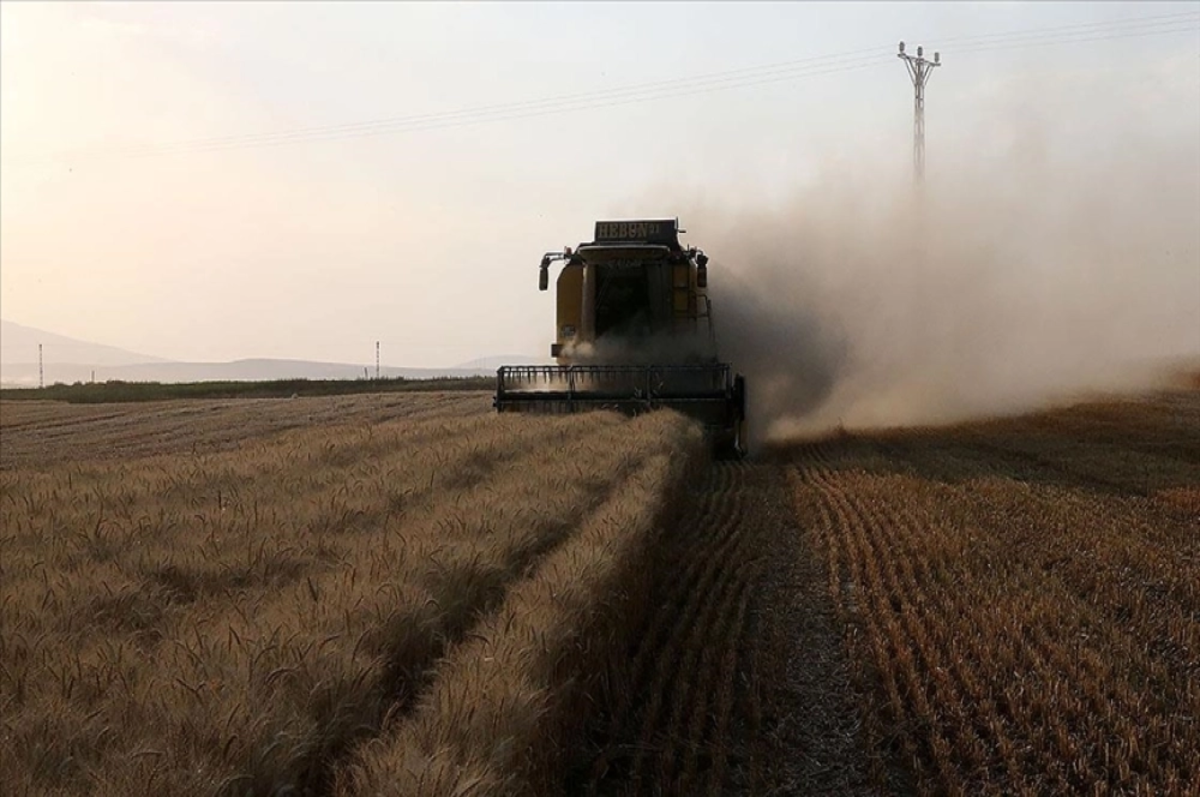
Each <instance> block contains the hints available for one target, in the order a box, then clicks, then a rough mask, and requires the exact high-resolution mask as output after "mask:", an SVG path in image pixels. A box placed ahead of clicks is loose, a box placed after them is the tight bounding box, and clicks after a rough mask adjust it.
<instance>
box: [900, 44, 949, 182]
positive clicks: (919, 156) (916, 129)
mask: <svg viewBox="0 0 1200 797" xmlns="http://www.w3.org/2000/svg"><path fill="white" fill-rule="evenodd" d="M897 57H898V58H900V60H902V61H904V65H905V66H906V67H908V74H909V77H911V78H912V84H913V179H914V180H915V181H916V183H917V185H921V184H922V183H923V182H925V84H926V83H928V82H929V76H930V75H931V74H933V69H934V67H938V66H941V65H942V56H941V53H934V54H933V60H932V61H927V60H925V48H924V47H917V56H916V58H914V57H913V56H911V55H908V54H906V53H905V52H904V42H900V52H899V54H898V56H897Z"/></svg>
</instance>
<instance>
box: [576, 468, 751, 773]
mask: <svg viewBox="0 0 1200 797" xmlns="http://www.w3.org/2000/svg"><path fill="white" fill-rule="evenodd" d="M751 470H752V466H749V465H746V464H744V463H723V464H717V465H714V466H713V467H712V468H711V469H710V470H709V473H708V474H707V476H706V478H705V479H704V480H703V482H702V483H701V484H700V485H699V490H698V491H697V493H696V494H695V495H694V498H695V503H694V504H693V506H692V508H691V509H690V511H688V512H687V514H686V515H685V516H684V518H683V520H682V522H681V523H680V524H679V526H678V527H677V528H676V529H675V530H673V532H672V539H671V540H670V541H669V542H668V544H666V545H664V548H663V554H664V555H663V556H662V557H661V561H660V562H659V563H657V566H658V567H659V568H660V572H662V574H663V576H664V581H663V589H662V590H661V592H660V595H661V597H659V598H658V600H657V606H658V608H657V610H656V611H655V614H654V617H653V619H652V620H651V621H650V624H649V627H648V628H647V630H646V632H645V633H644V635H643V636H642V642H641V644H640V646H639V648H638V650H637V652H636V654H635V657H634V661H633V664H632V677H631V681H630V682H631V683H632V684H634V686H635V688H634V689H631V690H630V691H629V692H628V693H627V694H628V697H627V699H625V700H624V701H622V703H621V704H620V705H619V706H618V707H617V708H616V710H615V711H614V712H613V714H612V717H611V721H610V723H609V728H608V733H607V737H608V738H607V743H606V744H605V745H604V747H603V749H602V750H601V752H600V754H599V755H598V756H597V758H596V759H595V761H594V763H593V765H592V767H591V775H590V782H589V783H588V787H587V790H588V791H589V792H590V793H593V794H706V793H707V794H721V793H725V790H724V785H723V783H722V781H723V780H724V779H725V778H726V776H727V773H728V771H729V768H730V762H729V760H728V759H729V754H730V751H729V749H728V742H729V740H728V737H727V734H728V730H729V728H730V726H731V724H732V723H733V721H734V718H735V715H737V714H739V713H753V712H752V711H748V710H745V709H747V708H748V707H747V706H746V703H747V700H746V695H745V693H744V692H742V691H741V690H739V689H738V674H739V672H741V671H742V670H744V669H745V664H746V661H745V658H746V657H745V655H744V649H745V648H746V647H747V641H746V631H747V622H746V619H747V613H748V606H749V604H750V602H751V600H752V596H753V594H754V586H755V583H756V579H757V576H758V574H759V572H760V570H761V556H759V555H756V552H755V548H756V546H755V542H756V541H757V540H758V538H759V533H758V530H757V529H756V528H755V527H754V526H753V524H748V523H746V522H745V521H746V519H747V515H748V513H749V502H748V500H747V489H746V482H747V478H748V475H749V473H750V472H751ZM672 572H675V573H680V576H679V577H677V578H673V577H671V573H672ZM739 710H744V711H741V712H740V711H739Z"/></svg>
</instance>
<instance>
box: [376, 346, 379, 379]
mask: <svg viewBox="0 0 1200 797" xmlns="http://www.w3.org/2000/svg"><path fill="white" fill-rule="evenodd" d="M375 381H376V382H378V381H379V341H375Z"/></svg>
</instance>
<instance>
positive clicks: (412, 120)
mask: <svg viewBox="0 0 1200 797" xmlns="http://www.w3.org/2000/svg"><path fill="white" fill-rule="evenodd" d="M1197 23H1200V12H1186V13H1178V14H1167V15H1160V16H1155V17H1136V18H1128V19H1123V20H1113V21H1108V22H1093V23H1084V24H1078V25H1063V26H1056V27H1052V28H1040V29H1027V30H1020V31H1011V32H1008V33H990V34H981V35H976V36H959V37H951V38H949V39H942V40H939V41H941V42H943V43H945V42H951V43H953V42H959V43H975V44H976V45H977V46H974V47H971V48H968V49H964V50H957V51H956V55H964V54H970V53H973V52H990V51H994V50H1003V49H1012V48H1019V47H1032V46H1045V45H1057V44H1073V43H1080V42H1090V41H1107V40H1112V39H1121V38H1134V37H1139V36H1149V35H1162V34H1168V33H1178V32H1188V31H1197V32H1200V27H1196V25H1197ZM886 53H887V51H886V50H883V49H881V48H869V49H863V50H855V51H850V52H845V53H836V54H828V55H822V56H813V57H809V58H803V59H797V60H791V61H784V62H778V63H773V64H765V65H760V66H752V67H742V68H739V69H731V70H725V71H722V72H711V73H704V74H700V75H694V76H690V77H681V78H674V79H669V80H661V81H655V82H650V83H642V84H635V85H632V86H626V87H618V88H612V89H601V90H597V91H593V92H576V93H573V94H565V95H557V96H552V97H546V98H542V99H537V100H525V101H519V102H511V103H500V104H493V105H486V106H477V107H473V108H464V109H458V110H454V111H443V112H435V113H424V114H414V115H409V116H397V117H389V118H383V119H376V120H370V121H364V122H354V123H344V124H338V125H327V126H320V127H307V128H298V129H293V130H282V131H276V132H272V133H257V134H243V135H234V136H220V137H211V138H200V139H191V140H185V141H179V142H173V143H169V144H161V145H143V146H134V147H126V148H116V149H109V150H107V151H100V152H92V153H77V154H76V155H74V156H70V155H59V156H52V157H48V158H47V157H44V158H38V159H34V160H26V161H17V163H30V162H40V163H46V162H59V161H65V160H70V161H71V162H89V161H90V162H95V161H111V160H125V159H133V158H143V157H156V156H162V155H176V154H191V153H203V152H218V151H222V150H227V149H247V148H257V147H266V146H278V145H283V144H291V143H307V142H315V141H331V140H340V139H345V138H360V137H365V136H374V135H385V134H399V133H409V132H418V131H425V130H436V129H444V128H450V127H462V126H468V125H475V124H484V123H491V122H498V121H509V120H515V119H526V118H532V117H537V116H544V115H548V114H557V113H568V112H572V111H584V110H594V109H599V108H608V107H614V106H619V105H628V104H634V103H641V102H649V101H653V100H659V99H671V98H675V97H684V96H691V95H696V94H704V93H710V92H714V91H723V90H728V89H735V88H746V87H751V86H759V85H764V84H769V83H775V82H780V81H787V80H800V79H803V78H807V77H813V76H817V75H826V74H832V73H835V72H842V71H849V70H853V69H861V68H864V67H867V66H873V65H875V64H877V63H880V64H881V63H883V58H884V57H885V55H886Z"/></svg>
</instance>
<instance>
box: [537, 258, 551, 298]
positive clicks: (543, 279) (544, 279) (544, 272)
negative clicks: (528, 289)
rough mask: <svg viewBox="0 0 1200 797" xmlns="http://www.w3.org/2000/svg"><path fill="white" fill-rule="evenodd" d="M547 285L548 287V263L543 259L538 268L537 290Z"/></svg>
mask: <svg viewBox="0 0 1200 797" xmlns="http://www.w3.org/2000/svg"><path fill="white" fill-rule="evenodd" d="M548 287H550V263H549V262H547V261H546V260H543V261H542V267H541V269H539V270H538V290H539V291H544V290H546V289H547V288H548Z"/></svg>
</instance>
